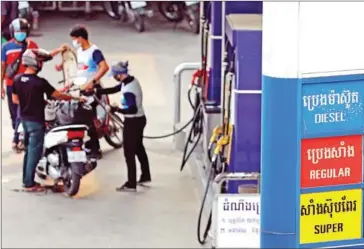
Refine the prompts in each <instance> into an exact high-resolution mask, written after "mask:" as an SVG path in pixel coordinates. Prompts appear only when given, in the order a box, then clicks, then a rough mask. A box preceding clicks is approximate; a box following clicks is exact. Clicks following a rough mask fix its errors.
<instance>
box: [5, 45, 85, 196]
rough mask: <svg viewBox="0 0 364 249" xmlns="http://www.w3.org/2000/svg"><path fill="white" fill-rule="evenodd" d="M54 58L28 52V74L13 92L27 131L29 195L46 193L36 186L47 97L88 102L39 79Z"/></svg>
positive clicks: (25, 56)
mask: <svg viewBox="0 0 364 249" xmlns="http://www.w3.org/2000/svg"><path fill="white" fill-rule="evenodd" d="M52 58H53V56H52V55H51V54H50V53H48V52H47V51H46V50H43V49H27V50H26V51H25V52H24V54H23V56H22V63H23V65H24V66H25V67H26V70H25V72H24V73H22V74H19V75H17V76H16V77H15V79H14V84H13V89H12V90H13V92H12V99H13V102H14V103H17V104H19V107H20V108H19V112H20V114H21V115H20V116H21V122H22V124H23V127H24V143H25V145H26V151H25V153H24V161H23V187H24V191H26V192H39V191H44V188H42V187H41V186H40V184H38V183H36V182H35V173H36V166H37V164H38V161H39V160H40V158H41V157H42V154H43V143H44V136H45V117H44V108H45V101H44V94H46V95H47V97H48V98H53V99H57V100H66V101H70V100H78V101H80V102H85V101H86V99H84V98H83V97H73V96H71V95H69V94H64V93H61V92H59V91H57V90H56V89H54V87H53V86H52V85H51V84H50V83H49V82H48V81H47V80H46V79H44V78H41V77H39V76H38V73H39V72H40V71H41V70H42V68H43V64H44V62H46V61H49V60H51V59H52Z"/></svg>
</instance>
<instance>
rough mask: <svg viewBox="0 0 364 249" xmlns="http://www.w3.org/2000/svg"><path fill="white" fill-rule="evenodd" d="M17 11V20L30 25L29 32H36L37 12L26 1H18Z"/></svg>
mask: <svg viewBox="0 0 364 249" xmlns="http://www.w3.org/2000/svg"><path fill="white" fill-rule="evenodd" d="M18 10H19V18H24V19H26V20H27V21H28V23H29V24H30V28H31V30H30V31H32V30H37V29H38V24H39V23H38V22H39V12H38V11H36V10H34V8H33V7H32V6H31V5H30V4H29V2H28V1H19V3H18Z"/></svg>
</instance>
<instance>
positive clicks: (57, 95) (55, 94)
mask: <svg viewBox="0 0 364 249" xmlns="http://www.w3.org/2000/svg"><path fill="white" fill-rule="evenodd" d="M43 91H44V93H45V94H47V97H48V98H49V97H52V98H54V99H58V100H66V101H69V100H72V99H74V100H80V98H78V97H73V96H71V95H69V94H65V93H62V92H60V91H57V90H56V89H55V88H54V87H53V86H52V85H51V84H49V82H48V81H47V80H45V79H44V82H43Z"/></svg>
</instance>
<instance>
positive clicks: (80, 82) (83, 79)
mask: <svg viewBox="0 0 364 249" xmlns="http://www.w3.org/2000/svg"><path fill="white" fill-rule="evenodd" d="M86 83H87V78H86V77H77V78H76V79H74V80H73V84H74V85H76V86H82V85H84V84H86Z"/></svg>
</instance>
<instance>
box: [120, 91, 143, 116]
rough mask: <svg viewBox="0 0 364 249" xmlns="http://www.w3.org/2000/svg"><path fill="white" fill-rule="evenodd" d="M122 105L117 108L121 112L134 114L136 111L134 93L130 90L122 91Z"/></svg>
mask: <svg viewBox="0 0 364 249" xmlns="http://www.w3.org/2000/svg"><path fill="white" fill-rule="evenodd" d="M122 105H123V106H122V108H118V110H117V111H118V112H120V113H122V114H136V113H137V112H138V107H137V105H136V99H135V95H134V94H133V93H131V92H126V93H124V98H123V102H122Z"/></svg>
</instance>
